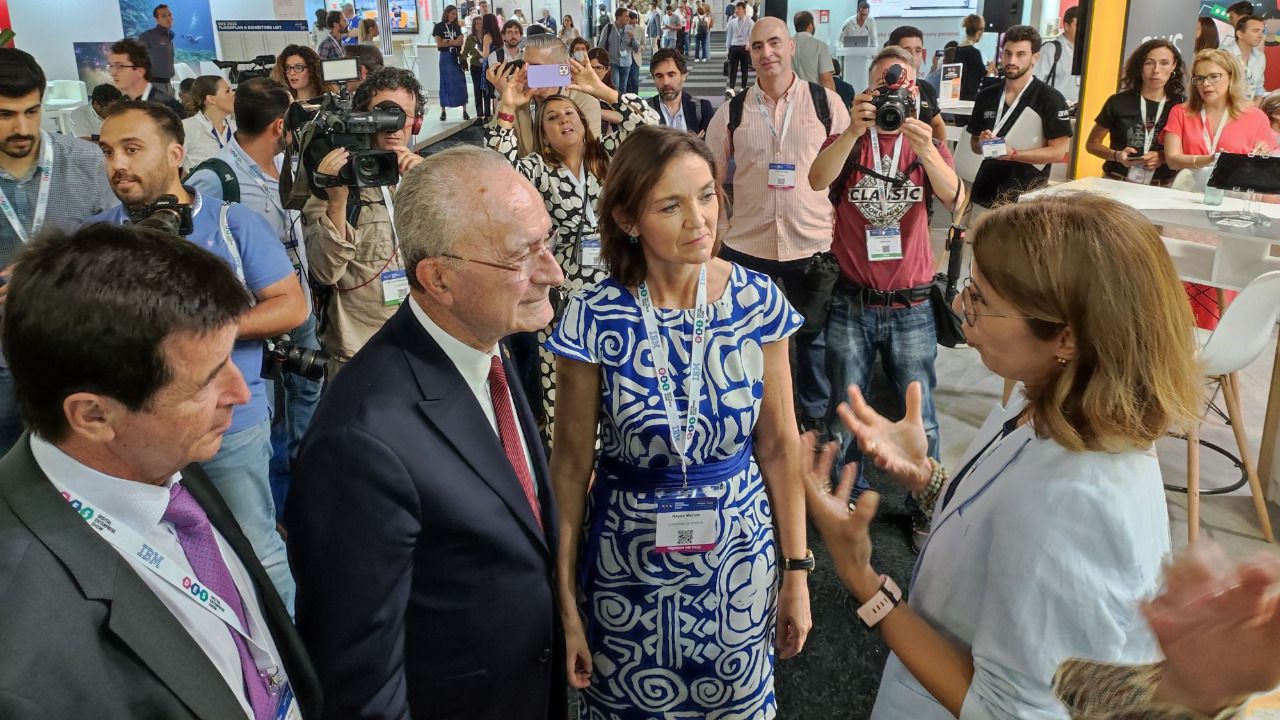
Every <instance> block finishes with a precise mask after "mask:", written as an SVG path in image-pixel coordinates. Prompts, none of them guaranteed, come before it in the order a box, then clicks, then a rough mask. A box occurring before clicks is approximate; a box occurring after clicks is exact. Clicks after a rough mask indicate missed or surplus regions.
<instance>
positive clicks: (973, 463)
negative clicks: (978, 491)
mask: <svg viewBox="0 0 1280 720" xmlns="http://www.w3.org/2000/svg"><path fill="white" fill-rule="evenodd" d="M1018 417H1021V415H1019V416H1018ZM1018 417H1014V418H1013V419H1011V420H1009V421H1008V422H1006V423H1005V424H1004V425H1003V426H1002V427H1001V428H1000V432H999V433H996V435H995V436H994V437H992V438H991V439H990V440H988V441H987V444H986V445H983V446H982V449H981V450H979V451H978V453H977V454H976V455H974V456H973V457H972V458H969V462H967V463H965V464H964V467H962V468H960V472H959V473H957V474H956V476H955V477H954V478H952V480H951V482H950V483H949V484H948V485H947V493H946V495H944V496H943V498H942V504H941V505H939V506H938V510H937V512H939V513H940V512H942V511H944V510H946V509H947V504H948V503H950V502H951V497H952V496H953V495H955V494H956V488H958V487H960V481H961V480H964V478H965V476H967V475H968V474H969V471H970V470H973V469H974V468H975V467H977V466H978V465H979V464H981V463H982V461H983V460H986V459H987V457H988V456H989V455H991V453H993V452H995V450H996V448H998V447H1000V441H1001V440H1004V439H1005V438H1007V437H1009V434H1010V433H1012V432H1013V431H1014V430H1016V429H1017V428H1018Z"/></svg>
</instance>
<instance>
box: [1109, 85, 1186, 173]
mask: <svg viewBox="0 0 1280 720" xmlns="http://www.w3.org/2000/svg"><path fill="white" fill-rule="evenodd" d="M1141 97H1142V96H1141V94H1140V93H1139V92H1138V91H1137V90H1127V91H1125V92H1120V93H1116V94H1115V95H1112V96H1111V97H1109V98H1107V102H1106V104H1104V105H1103V106H1102V110H1101V111H1100V112H1099V113H1098V117H1097V118H1095V120H1096V122H1097V123H1098V125H1100V126H1102V127H1104V128H1106V129H1107V131H1108V132H1109V133H1110V135H1111V139H1110V146H1111V149H1112V150H1123V149H1125V148H1126V147H1131V148H1133V149H1135V150H1137V151H1138V152H1142V143H1143V127H1142V114H1141V112H1140V110H1139V108H1138V99H1139V98H1141ZM1142 100H1143V102H1145V103H1146V105H1147V129H1148V130H1150V131H1152V132H1154V133H1155V136H1154V137H1153V138H1152V139H1151V149H1152V150H1156V151H1162V150H1164V145H1162V144H1161V143H1160V133H1162V132H1164V124H1165V122H1167V121H1168V120H1169V111H1170V110H1172V109H1173V106H1174V105H1175V104H1176V103H1173V102H1166V103H1165V105H1164V111H1163V112H1161V113H1160V117H1159V118H1157V117H1156V112H1157V111H1159V110H1160V103H1159V102H1157V101H1152V100H1147V99H1146V98H1142ZM1102 169H1103V170H1104V171H1106V172H1108V173H1112V174H1115V175H1119V176H1120V177H1124V176H1125V175H1127V174H1128V173H1129V169H1128V168H1126V167H1125V166H1124V165H1121V164H1120V163H1118V162H1116V161H1114V160H1108V161H1106V162H1104V163H1103V164H1102ZM1177 174H1178V171H1177V170H1174V169H1173V168H1171V167H1169V166H1168V165H1161V166H1160V167H1158V168H1156V172H1155V176H1154V178H1152V179H1153V180H1154V181H1155V182H1165V181H1168V180H1171V179H1173V176H1174V175H1177Z"/></svg>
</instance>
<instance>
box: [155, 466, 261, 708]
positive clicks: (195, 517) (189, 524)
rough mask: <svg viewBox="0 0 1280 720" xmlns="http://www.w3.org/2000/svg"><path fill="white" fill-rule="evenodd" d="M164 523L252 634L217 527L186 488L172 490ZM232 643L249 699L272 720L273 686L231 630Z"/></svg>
mask: <svg viewBox="0 0 1280 720" xmlns="http://www.w3.org/2000/svg"><path fill="white" fill-rule="evenodd" d="M163 520H164V521H165V522H167V523H171V524H172V525H173V529H174V530H176V531H177V533H178V544H179V545H181V546H182V552H183V554H185V555H186V556H187V562H188V563H189V564H190V565H191V569H192V571H194V572H195V574H196V579H198V580H199V581H200V584H202V585H204V586H205V587H207V588H209V589H210V590H212V591H214V592H215V593H217V594H218V597H220V598H222V599H223V601H225V602H226V603H227V605H229V606H230V607H231V609H232V610H233V611H234V612H235V614H236V617H237V618H239V619H240V627H241V628H243V629H244V631H245V632H248V631H249V622H248V618H247V615H246V613H245V609H244V601H243V600H242V599H241V597H240V592H239V591H238V590H236V584H235V582H234V581H233V580H232V579H231V571H230V570H228V569H227V564H226V562H224V561H223V559H222V553H221V552H219V551H218V543H217V541H216V540H215V539H214V537H213V526H212V525H210V524H209V517H208V516H207V515H205V512H204V508H202V507H200V503H198V502H196V500H195V498H193V497H191V494H190V493H188V492H187V490H186V488H184V487H182V484H181V483H174V484H173V486H172V487H170V488H169V507H168V508H167V509H166V510H165V511H164V518H163ZM227 632H229V633H231V639H232V640H234V641H235V644H236V651H237V652H239V653H240V670H241V672H243V673H244V688H245V695H246V696H247V697H248V699H249V705H250V707H252V708H253V716H254V718H256V720H271V718H272V715H273V714H274V710H275V707H274V702H273V700H272V697H271V694H270V693H269V692H268V691H267V688H268V686H269V683H268V681H267V679H266V678H264V677H263V676H262V675H261V674H260V673H259V672H258V666H257V664H256V663H255V662H254V661H253V654H252V653H251V652H249V643H248V641H247V640H245V638H244V637H243V636H241V635H240V633H238V632H236V631H235V630H233V629H232V628H231V627H230V626H227Z"/></svg>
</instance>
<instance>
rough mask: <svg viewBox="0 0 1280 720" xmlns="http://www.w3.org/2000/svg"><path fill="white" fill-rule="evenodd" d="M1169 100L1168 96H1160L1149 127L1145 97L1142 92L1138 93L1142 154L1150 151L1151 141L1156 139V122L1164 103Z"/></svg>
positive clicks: (1162, 112)
mask: <svg viewBox="0 0 1280 720" xmlns="http://www.w3.org/2000/svg"><path fill="white" fill-rule="evenodd" d="M1168 101H1169V97H1168V96H1167V95H1166V96H1165V97H1162V98H1160V106H1159V107H1157V108H1156V117H1155V119H1154V120H1152V121H1151V127H1150V128H1148V127H1147V99H1146V98H1144V97H1142V93H1138V112H1140V113H1141V114H1142V154H1143V155H1146V154H1147V153H1149V152H1151V143H1152V142H1153V141H1154V140H1155V139H1156V123H1158V122H1160V116H1161V115H1163V114H1164V104H1165V103H1166V102H1168Z"/></svg>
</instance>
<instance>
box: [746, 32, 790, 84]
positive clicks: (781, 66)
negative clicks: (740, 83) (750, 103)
mask: <svg viewBox="0 0 1280 720" xmlns="http://www.w3.org/2000/svg"><path fill="white" fill-rule="evenodd" d="M747 46H748V47H749V48H750V50H751V67H752V68H754V69H755V71H756V75H757V76H759V78H760V85H761V87H766V88H768V87H769V86H771V85H773V84H777V83H784V82H785V83H788V84H789V83H790V82H791V78H792V76H793V75H794V74H795V73H793V72H792V71H791V58H792V57H794V56H795V54H796V43H795V41H794V40H792V39H791V34H790V33H788V32H787V26H786V23H784V22H782V21H781V20H779V19H778V18H776V17H763V18H760V20H759V21H757V22H756V24H755V26H754V27H753V28H751V37H750V39H749V40H748V41H747Z"/></svg>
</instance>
